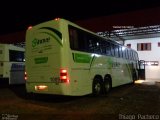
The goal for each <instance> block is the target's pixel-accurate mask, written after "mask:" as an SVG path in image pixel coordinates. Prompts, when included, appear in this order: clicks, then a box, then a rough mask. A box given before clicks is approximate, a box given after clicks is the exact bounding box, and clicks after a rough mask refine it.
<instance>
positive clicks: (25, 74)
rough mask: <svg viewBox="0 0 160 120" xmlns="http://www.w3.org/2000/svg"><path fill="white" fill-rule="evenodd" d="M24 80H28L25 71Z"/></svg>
mask: <svg viewBox="0 0 160 120" xmlns="http://www.w3.org/2000/svg"><path fill="white" fill-rule="evenodd" d="M24 79H25V80H27V79H28V78H27V72H26V71H25V72H24Z"/></svg>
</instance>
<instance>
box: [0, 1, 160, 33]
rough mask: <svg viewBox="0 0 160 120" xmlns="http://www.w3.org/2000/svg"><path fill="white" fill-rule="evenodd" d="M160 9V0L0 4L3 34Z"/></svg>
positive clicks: (7, 2) (8, 2)
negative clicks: (56, 21)
mask: <svg viewBox="0 0 160 120" xmlns="http://www.w3.org/2000/svg"><path fill="white" fill-rule="evenodd" d="M159 6H160V1H159V0H106V1H93V0H92V1H87V0H84V1H83V0H81V1H77V0H74V1H73V0H72V1H68V0H66V1H64V0H58V1H55V0H50V1H46V0H43V1H42V0H32V1H27V0H21V1H15V0H14V1H3V2H2V3H1V4H0V35H4V34H8V33H13V32H16V31H21V30H25V29H27V27H28V26H29V25H35V24H38V23H40V22H43V21H48V20H51V19H54V18H56V17H61V18H65V19H68V20H70V21H72V22H75V21H77V20H84V19H91V18H95V17H99V16H109V15H116V14H120V13H125V12H131V11H138V10H142V9H149V8H155V7H159Z"/></svg>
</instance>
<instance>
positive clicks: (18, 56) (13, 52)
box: [9, 50, 24, 62]
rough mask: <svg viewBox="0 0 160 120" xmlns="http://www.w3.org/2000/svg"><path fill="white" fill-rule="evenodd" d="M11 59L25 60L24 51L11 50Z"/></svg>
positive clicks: (16, 60)
mask: <svg viewBox="0 0 160 120" xmlns="http://www.w3.org/2000/svg"><path fill="white" fill-rule="evenodd" d="M9 60H10V61H11V62H24V52H22V51H16V50H9Z"/></svg>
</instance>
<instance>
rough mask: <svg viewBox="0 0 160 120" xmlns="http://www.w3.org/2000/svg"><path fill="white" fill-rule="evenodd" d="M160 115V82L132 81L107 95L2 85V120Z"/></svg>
mask: <svg viewBox="0 0 160 120" xmlns="http://www.w3.org/2000/svg"><path fill="white" fill-rule="evenodd" d="M144 118H145V119H160V83H157V84H155V85H147V84H134V85H133V84H129V85H124V86H120V87H117V88H114V89H112V91H111V92H110V93H109V94H108V95H106V96H99V97H93V96H91V95H86V96H83V97H66V96H55V95H34V96H32V98H31V97H30V96H28V94H26V91H25V85H18V86H12V87H9V88H0V119H2V120H7V119H8V120H106V119H107V120H126V119H128V120H131V119H132V120H134V119H143V120H144Z"/></svg>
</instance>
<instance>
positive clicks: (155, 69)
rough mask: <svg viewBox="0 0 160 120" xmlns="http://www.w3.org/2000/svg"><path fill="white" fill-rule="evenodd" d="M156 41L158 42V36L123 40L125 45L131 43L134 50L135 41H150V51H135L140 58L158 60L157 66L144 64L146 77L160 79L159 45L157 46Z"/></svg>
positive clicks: (135, 47)
mask: <svg viewBox="0 0 160 120" xmlns="http://www.w3.org/2000/svg"><path fill="white" fill-rule="evenodd" d="M158 42H159V43H160V37H157V38H145V39H135V40H126V41H125V45H127V44H131V48H132V49H135V50H136V51H137V43H151V50H150V51H137V52H138V55H139V59H140V60H145V61H158V62H159V64H158V66H156V65H146V79H160V47H158Z"/></svg>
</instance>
